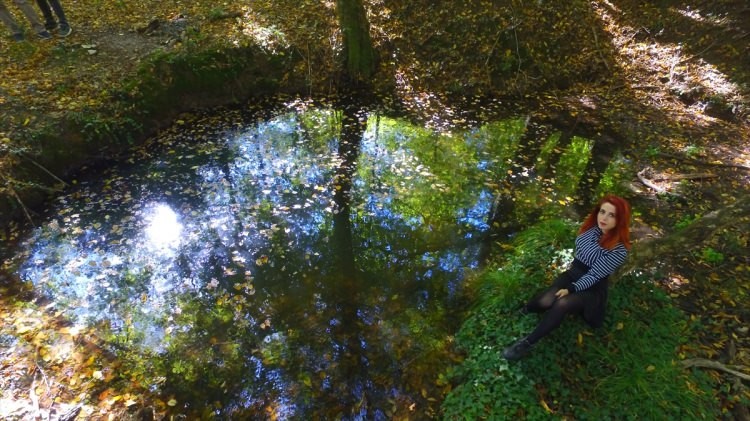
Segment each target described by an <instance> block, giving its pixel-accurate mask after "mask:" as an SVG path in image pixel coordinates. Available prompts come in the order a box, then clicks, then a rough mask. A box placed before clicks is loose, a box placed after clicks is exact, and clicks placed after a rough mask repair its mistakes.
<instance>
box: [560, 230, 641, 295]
mask: <svg viewBox="0 0 750 421" xmlns="http://www.w3.org/2000/svg"><path fill="white" fill-rule="evenodd" d="M602 234H604V233H603V232H602V230H601V229H600V228H599V227H596V226H595V227H593V228H591V229H589V230H587V231H586V232H584V233H582V234H581V235H579V236H578V237H576V248H575V257H576V259H578V260H580V261H581V262H583V263H585V264H586V266H588V267H589V271H588V272H586V273H585V274H584V275H583V276H581V277H580V278H578V280H577V281H574V282H573V284H572V285H573V290H572V291H570V292H576V291H584V290H587V289H589V288H591V287H592V286H593V285H594V284H596V283H597V282H599V281H600V280H602V279H604V278H606V277H607V276H609V275H611V274H612V273H614V271H615V270H617V268H618V267H620V265H622V264H623V263H624V262H625V258H626V257H627V256H628V250H627V249H626V248H625V246H624V245H623V244H622V243H618V244H617V245H616V246H615V248H613V249H612V250H607V249H605V248H604V247H602V246H601V245H599V239H600V238H601V236H602Z"/></svg>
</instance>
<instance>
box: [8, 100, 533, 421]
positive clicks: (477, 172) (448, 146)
mask: <svg viewBox="0 0 750 421" xmlns="http://www.w3.org/2000/svg"><path fill="white" fill-rule="evenodd" d="M359 119H360V123H361V132H357V131H356V130H355V131H354V132H355V133H354V134H355V136H351V133H350V134H349V137H348V138H345V134H344V132H346V130H344V131H342V130H341V128H342V121H348V120H346V118H345V116H342V114H341V112H339V111H336V110H333V109H331V108H327V107H311V106H305V104H301V103H295V104H289V105H288V106H287V107H285V108H283V109H281V110H279V111H278V112H277V113H275V114H273V115H271V116H270V117H264V118H262V119H261V118H258V117H257V116H254V115H250V116H249V115H248V113H240V112H238V111H224V112H222V113H221V114H219V115H211V116H202V117H199V118H198V117H196V118H190V119H187V118H186V119H184V121H183V120H180V121H178V122H177V123H176V124H175V126H174V127H172V128H170V129H169V130H167V131H165V132H164V133H162V134H160V136H158V137H157V138H155V139H153V141H152V142H150V143H149V145H148V146H147V147H145V148H140V149H138V150H137V151H134V152H133V154H132V157H131V158H130V159H129V160H128V162H126V163H123V164H122V165H118V166H116V167H112V168H109V169H108V170H106V171H104V173H103V174H100V175H98V176H97V177H96V178H95V179H89V180H85V181H80V182H79V183H78V184H77V186H76V187H75V188H73V189H72V190H71V191H70V192H68V193H67V194H66V195H64V196H62V197H59V198H58V199H57V200H56V202H55V203H54V205H53V207H52V209H51V212H50V216H49V219H48V220H47V221H46V222H45V223H44V224H43V225H42V226H41V228H39V229H37V230H36V231H35V232H34V233H33V235H32V236H31V237H30V238H29V239H28V241H26V242H25V246H24V247H23V250H22V251H21V252H20V257H19V258H20V264H19V268H20V269H19V275H20V277H21V278H22V279H24V280H27V281H30V282H33V284H34V285H35V286H36V287H37V288H38V289H39V290H40V291H43V292H44V293H45V294H47V295H48V296H49V297H51V298H52V299H53V300H54V301H55V302H56V303H57V305H58V306H60V307H62V308H65V309H66V312H65V313H66V315H67V317H69V318H70V319H71V320H72V321H73V323H75V324H76V325H78V326H97V329H98V331H99V334H100V335H101V336H102V337H104V338H106V340H107V343H108V344H110V351H111V352H113V353H114V354H116V355H117V357H118V358H119V359H120V360H122V361H123V364H122V367H121V368H120V371H121V373H120V375H121V379H120V380H121V387H133V386H132V385H133V384H137V385H138V386H139V387H142V388H145V389H147V390H148V391H149V392H150V393H154V394H157V395H161V396H164V400H165V401H166V400H167V398H170V399H171V400H170V402H171V403H170V404H174V406H173V407H171V408H170V410H171V411H173V412H174V413H175V414H187V415H191V414H192V415H195V416H197V415H199V414H204V416H205V415H206V414H213V415H218V416H220V417H251V418H266V417H268V418H273V417H277V418H280V419H306V418H307V419H311V418H323V419H329V418H336V417H341V418H344V419H388V418H391V417H393V416H395V415H397V414H400V415H403V416H407V415H409V414H411V416H412V417H414V418H421V417H430V416H433V415H435V414H436V413H437V411H438V410H439V404H440V400H441V397H442V396H443V395H444V393H445V390H446V389H445V386H446V385H445V384H442V383H441V382H440V381H439V380H438V377H439V375H440V374H441V373H443V372H444V370H445V369H446V368H447V367H448V366H450V364H451V363H453V362H455V360H454V358H456V357H455V356H454V355H453V352H454V351H453V349H452V340H451V335H452V334H453V332H454V331H455V329H456V328H457V326H458V324H459V323H460V321H461V320H460V312H459V310H460V304H461V285H462V281H463V280H464V278H465V276H466V275H467V273H468V272H470V271H471V270H472V269H473V268H476V267H477V264H478V262H477V258H478V254H479V247H480V244H481V238H482V235H483V233H485V232H486V230H487V229H488V227H487V225H486V220H487V215H488V212H489V210H490V209H489V208H490V206H491V202H492V199H493V193H492V191H491V187H490V186H489V185H490V184H491V183H490V181H491V180H495V179H498V177H499V176H500V174H503V173H504V171H506V170H507V169H506V168H505V166H504V162H507V160H508V158H509V154H510V153H511V152H510V151H511V150H512V145H513V144H514V142H517V138H518V136H519V135H520V132H521V131H522V130H523V127H522V123H519V122H517V121H510V122H505V123H492V124H484V125H480V124H477V125H476V127H473V128H468V129H461V130H454V131H452V132H438V131H435V130H430V129H426V128H424V127H418V126H414V125H413V124H410V123H408V122H406V121H404V120H401V119H398V118H388V117H386V116H382V115H378V114H376V113H374V112H373V113H369V114H366V113H365V114H360V116H359ZM346 124H348V123H343V126H346ZM350 132H351V131H350ZM354 138H356V140H357V142H358V143H357V144H356V148H355V150H354V152H353V153H351V154H349V155H346V156H344V155H343V154H342V153H341V147H340V146H341V144H342V142H355V141H354V140H353V139H354ZM342 168H343V169H344V171H342ZM347 170H348V171H347ZM342 178H343V179H342ZM115 383H116V379H115V381H114V383H113V384H115ZM126 384H128V385H130V386H126Z"/></svg>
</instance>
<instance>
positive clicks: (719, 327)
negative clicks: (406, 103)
mask: <svg viewBox="0 0 750 421" xmlns="http://www.w3.org/2000/svg"><path fill="white" fill-rule="evenodd" d="M146 3H148V5H146ZM258 3H259V4H260V3H263V2H258ZM277 3H284V4H286V3H285V2H277ZM324 3H325V2H324ZM663 3H664V2H663ZM675 3H677V2H675ZM683 3H692V4H691V6H689V7H688V6H685V5H684V4H683ZM680 4H681V6H680V7H677V6H675V7H669V6H662V7H656V6H643V5H642V2H638V1H613V2H602V3H601V5H600V9H599V10H598V15H599V17H600V19H601V22H602V25H603V26H604V27H605V28H606V31H607V32H608V33H609V35H610V36H611V41H612V51H613V55H614V60H615V64H616V66H615V67H613V68H612V77H611V78H609V82H607V83H603V82H602V81H601V80H597V81H593V82H592V83H590V84H581V85H577V86H572V87H569V88H567V89H565V90H556V91H548V92H545V93H544V94H540V95H539V96H538V97H537V98H535V102H536V103H537V104H540V105H541V107H542V108H544V107H545V106H549V107H550V108H555V109H559V108H560V107H561V105H562V106H563V107H567V108H570V109H572V110H573V113H574V114H575V113H580V114H582V115H583V114H585V115H589V116H594V117H592V118H599V119H601V118H608V117H612V118H617V119H618V120H619V121H622V122H625V123H622V124H625V125H628V124H630V125H632V126H634V127H636V126H637V128H634V129H633V132H632V133H633V134H634V135H637V136H642V137H641V138H638V139H631V141H632V145H634V146H633V147H632V149H631V151H630V153H631V154H630V155H629V157H630V158H632V161H631V163H632V166H631V169H632V174H629V178H630V179H631V180H632V183H631V184H632V186H633V187H632V189H633V196H634V197H633V199H634V200H633V203H634V206H635V209H636V210H637V214H636V225H635V235H636V239H637V240H644V239H646V238H648V237H663V236H667V235H669V234H670V233H673V232H675V231H677V230H679V229H680V228H681V227H685V226H688V225H689V224H690V223H691V222H693V221H696V220H698V219H700V218H701V217H702V216H705V215H709V214H711V213H712V212H715V211H717V210H720V209H722V208H723V207H727V206H732V204H733V203H735V202H736V201H737V200H738V199H739V198H741V197H743V196H746V195H748V193H749V190H750V59H749V58H748V57H750V8H749V7H747V5H746V2H742V1H692V2H680ZM65 6H66V8H67V13H68V15H69V16H68V17H69V20H70V21H71V24H72V27H73V31H74V32H73V34H72V35H71V36H70V37H68V38H64V39H54V40H51V41H42V40H37V39H30V41H28V42H22V43H14V42H13V41H12V40H10V39H9V38H8V37H5V36H4V37H3V38H2V39H1V40H0V52H2V54H0V107H1V109H2V113H1V115H0V140H1V144H2V145H4V146H3V147H8V145H12V144H13V142H15V140H16V139H22V138H24V137H25V136H26V135H27V133H28V132H29V131H30V130H32V129H33V128H34V127H35V126H40V125H44V124H49V123H50V122H54V120H55V119H57V118H59V117H60V116H61V115H63V114H64V113H75V112H79V111H82V110H85V109H90V108H97V107H103V108H106V106H107V101H109V100H110V96H109V93H110V92H111V91H112V90H113V89H115V88H116V87H118V86H119V85H120V84H121V83H122V81H123V80H124V79H125V78H127V77H132V76H133V74H134V72H135V70H136V69H137V67H138V65H139V63H140V62H141V60H143V59H144V58H145V57H147V56H148V55H149V54H151V53H153V52H154V51H157V50H167V51H169V50H172V49H177V48H186V45H185V44H186V43H187V42H196V43H202V42H204V41H206V40H208V39H212V38H213V39H216V38H218V39H226V40H227V42H230V43H233V42H234V43H241V42H242V39H243V36H245V37H246V36H253V37H254V38H255V39H256V41H258V40H261V41H262V40H265V41H267V42H269V43H271V42H277V41H278V40H276V41H274V36H275V35H274V34H273V33H268V32H263V30H262V29H261V27H260V26H253V25H244V24H242V23H241V20H242V19H237V18H239V17H243V16H244V17H245V18H247V17H249V16H252V12H251V11H249V9H248V7H246V6H242V5H239V6H238V5H235V6H231V7H230V6H224V7H221V6H219V7H217V6H216V5H215V3H214V2H204V1H195V2H176V1H175V2H172V1H169V2H141V1H134V2H103V1H98V2H86V4H83V3H81V2H67V4H65ZM288 7H289V10H295V11H296V12H295V13H297V12H299V13H298V16H295V17H291V16H290V19H295V20H297V21H300V20H303V17H304V12H303V11H302V10H301V9H298V8H297V7H296V6H295V5H294V4H293V2H292V3H290V4H289V5H288ZM11 8H12V5H11ZM427 9H428V10H429V8H427ZM456 13H461V14H466V13H472V11H467V10H461V11H456ZM473 13H477V14H480V13H481V11H474V12H473ZM325 19H330V16H328V17H326V18H320V19H319V20H325ZM313 20H314V19H310V20H307V21H306V22H311V21H313ZM19 22H23V23H24V24H26V22H24V21H21V20H20V19H19ZM186 25H187V26H188V27H190V28H193V30H194V32H193V33H191V35H190V37H188V38H186V37H185V36H184V31H185V27H186ZM297 26H298V27H299V31H300V32H305V34H297V35H296V37H297V38H299V39H303V38H304V37H305V36H307V37H312V36H315V30H317V29H316V28H313V30H311V28H310V27H309V26H306V25H305V24H299V25H297ZM289 27H294V25H289ZM412 29H413V30H414V31H420V30H422V31H427V30H428V29H427V28H423V29H418V28H417V29H414V28H412ZM4 34H5V33H4ZM414 36H417V35H414ZM290 37H292V35H290ZM425 38H426V37H425ZM191 40H192V41H191ZM601 42H603V40H602V41H601ZM187 47H189V46H187ZM399 48H409V47H408V44H403V45H399ZM412 48H419V47H412ZM446 48H451V46H447V47H446ZM441 53H445V54H446V55H447V53H446V52H440V51H436V52H435V54H437V55H439V54H441ZM403 54H404V56H409V54H408V53H403ZM411 68H412V69H413V70H417V71H418V70H419V69H418V68H415V67H413V66H412V67H411ZM425 71H426V70H425ZM448 83H450V81H446V84H448ZM435 88H436V90H437V89H439V88H440V87H435ZM592 103H594V104H595V105H592ZM602 108H606V110H603V109H602ZM542 112H543V111H542ZM4 171H5V169H4V168H3V163H2V162H0V175H3V174H5V172H4ZM694 240H695V243H694V244H690V245H689V246H686V247H683V248H680V249H676V250H674V251H673V253H671V254H670V255H668V256H663V257H662V258H661V260H662V264H661V265H660V267H659V271H658V273H659V276H660V277H661V279H663V281H664V287H665V288H667V289H668V290H669V291H670V293H671V295H672V296H673V297H674V298H675V299H676V300H677V302H678V303H680V306H681V307H682V308H683V309H684V310H685V311H686V312H687V313H688V315H689V317H690V318H691V320H692V321H693V323H694V325H695V326H696V329H695V331H694V335H695V337H694V338H692V339H693V342H691V344H690V345H689V346H687V347H686V348H685V349H683V350H681V351H680V352H681V354H683V355H684V356H685V357H689V358H707V359H711V360H715V361H719V362H721V363H723V364H727V365H733V366H740V367H744V368H741V371H743V370H744V372H745V373H747V372H748V371H750V334H749V333H748V328H747V326H749V325H750V308H749V307H748V306H747V303H748V299H749V297H750V280H749V279H750V257H748V254H747V253H746V251H747V249H748V247H749V246H750V215H748V214H747V213H745V214H742V215H740V216H739V217H738V218H737V219H736V220H735V221H733V222H732V223H730V224H724V225H722V226H721V227H719V229H717V230H715V231H713V232H710V233H708V232H707V235H706V236H705V237H704V238H696V239H694ZM636 247H637V245H636ZM5 292H7V290H4V291H2V296H3V300H7V299H8V298H7V294H5ZM6 304H7V303H3V304H2V307H0V308H2V316H3V317H2V320H3V321H2V323H3V324H6V325H8V326H6V328H10V329H13V330H15V331H17V332H18V333H23V332H29V331H32V330H33V329H34V328H35V326H37V323H38V320H37V321H34V320H35V318H38V317H45V318H58V317H60V316H61V315H59V314H58V315H44V312H38V311H37V312H35V311H32V310H24V311H25V312H26V313H24V315H23V316H19V315H18V313H17V311H18V310H11V309H16V308H17V306H16V307H13V306H10V305H8V306H6ZM11 324H14V326H10V325H11ZM50 325H51V326H57V325H58V323H51V324H50ZM63 329H65V328H63ZM42 334H43V332H42ZM50 335H51V334H50ZM0 339H1V338H0ZM43 339H44V338H43V337H42V338H40V337H39V335H37V337H35V338H34V339H33V340H32V341H30V342H29V345H28V346H31V348H33V346H32V345H33V343H34V342H35V341H41V340H43ZM91 346H95V345H94V344H91ZM31 348H29V349H31ZM31 353H32V354H33V352H31ZM4 356H5V355H4ZM38 358H41V359H43V360H45V361H48V360H50V359H54V356H49V355H38ZM67 364H68V368H70V369H75V370H76V372H77V371H79V369H80V371H82V372H86V368H87V367H89V368H88V371H89V372H91V374H90V375H89V376H87V377H85V378H84V377H81V378H80V379H77V378H76V377H75V376H73V377H70V378H67V379H54V380H56V381H57V383H59V384H65V385H67V387H68V389H69V390H68V391H67V392H65V393H66V394H70V395H71V396H72V395H75V394H74V393H73V391H77V392H81V391H82V390H83V391H85V390H86V389H85V388H84V389H81V388H80V386H81V384H82V383H84V382H87V381H89V380H90V379H91V378H94V379H96V378H99V377H100V376H103V374H102V373H101V372H97V371H96V370H94V369H93V368H90V366H91V361H89V360H86V359H81V360H80V361H73V362H68V363H67ZM0 371H1V372H2V373H3V378H4V379H6V380H3V382H5V383H3V384H2V386H3V390H4V394H5V395H4V396H3V398H8V396H7V395H8V393H9V392H8V391H9V390H11V389H12V388H13V387H14V385H15V387H17V389H16V393H18V394H23V395H24V396H27V397H29V398H36V400H35V403H36V409H37V410H39V408H40V407H42V408H43V407H45V405H49V404H50V402H51V401H54V400H55V399H56V398H57V399H60V397H61V396H62V393H63V392H62V391H61V388H58V390H57V391H56V392H54V393H53V392H51V391H48V393H46V395H45V396H42V397H39V396H34V393H33V391H34V388H33V387H32V388H31V389H28V388H26V389H25V390H21V389H20V388H18V386H19V385H21V384H26V385H27V384H28V383H29V380H32V381H31V383H32V384H33V385H40V384H42V382H46V383H48V384H49V383H50V380H51V379H49V378H48V377H47V376H52V374H51V373H46V374H45V373H44V372H43V371H41V370H40V369H39V365H38V364H37V363H36V360H32V361H29V362H26V363H25V364H14V363H12V362H11V361H10V360H9V359H7V358H6V359H4V362H3V363H2V365H0ZM711 375H712V376H715V377H716V379H717V382H718V380H719V379H720V378H722V377H723V378H724V379H725V380H727V381H733V380H734V378H733V376H732V375H730V374H726V373H723V372H720V371H712V374H711ZM21 378H25V379H26V380H25V381H21V380H18V382H17V383H13V380H10V379H21ZM6 383H7V384H6ZM51 383H55V382H51ZM30 391H31V393H29V392H30ZM112 393H113V392H108V391H106V390H105V391H103V392H101V394H100V395H99V397H100V401H101V402H102V404H101V405H100V409H101V408H102V407H104V406H106V405H110V406H114V405H125V406H129V405H132V404H133V403H134V402H135V400H133V399H134V398H135V397H132V396H119V397H117V396H115V395H113V394H112ZM732 396H737V393H736V391H733V392H732V393H724V395H723V396H722V398H724V400H725V402H724V403H723V405H724V406H725V407H727V408H729V407H731V406H732V402H731V400H732V399H733V398H732ZM115 398H117V399H115ZM746 398H750V395H746ZM32 400H33V399H32ZM118 402H119V403H118ZM47 407H48V406H47Z"/></svg>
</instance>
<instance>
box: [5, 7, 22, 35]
mask: <svg viewBox="0 0 750 421" xmlns="http://www.w3.org/2000/svg"><path fill="white" fill-rule="evenodd" d="M0 20H1V21H3V23H4V24H5V26H7V27H8V29H10V32H11V33H12V34H13V37H14V38H16V37H18V36H20V37H23V30H22V29H21V27H20V26H18V22H16V20H15V19H13V15H11V14H10V11H9V10H8V8H7V7H6V6H5V4H4V3H3V2H2V1H0Z"/></svg>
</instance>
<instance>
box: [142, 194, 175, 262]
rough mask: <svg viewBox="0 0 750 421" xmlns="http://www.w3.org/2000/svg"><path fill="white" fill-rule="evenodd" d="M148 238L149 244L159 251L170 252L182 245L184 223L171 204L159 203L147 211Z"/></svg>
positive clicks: (146, 231)
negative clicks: (181, 237)
mask: <svg viewBox="0 0 750 421" xmlns="http://www.w3.org/2000/svg"><path fill="white" fill-rule="evenodd" d="M144 219H145V220H146V230H145V233H146V240H147V244H148V246H149V247H150V248H151V249H153V250H155V251H158V252H169V251H173V250H175V249H177V247H179V245H180V236H181V234H182V224H181V223H180V221H179V218H178V217H177V214H176V213H175V212H174V211H173V210H172V208H170V207H169V206H167V205H165V204H162V203H159V204H157V205H155V206H153V208H152V209H151V210H150V211H149V212H147V213H146V214H145V216H144Z"/></svg>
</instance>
